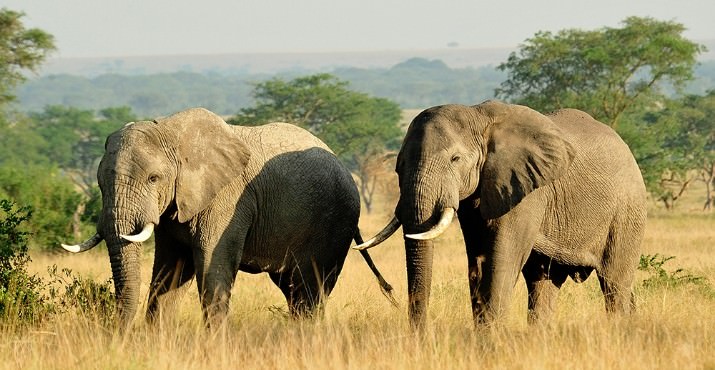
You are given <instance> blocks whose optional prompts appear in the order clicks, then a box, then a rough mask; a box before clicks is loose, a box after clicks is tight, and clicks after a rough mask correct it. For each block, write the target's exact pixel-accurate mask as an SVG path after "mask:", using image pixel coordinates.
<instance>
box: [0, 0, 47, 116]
mask: <svg viewBox="0 0 715 370" xmlns="http://www.w3.org/2000/svg"><path fill="white" fill-rule="evenodd" d="M24 15H25V14H24V13H21V12H15V11H12V10H8V9H6V8H2V9H0V109H2V108H3V107H4V106H5V105H7V103H9V102H12V101H14V100H15V95H13V93H12V92H13V89H14V88H15V87H16V86H17V85H18V84H19V83H21V82H23V81H25V76H24V75H23V71H35V70H36V69H37V68H38V67H39V66H40V64H42V62H43V61H44V60H45V58H46V57H47V55H48V54H49V53H50V52H51V51H53V50H55V45H54V38H53V37H52V35H50V34H48V33H46V32H44V31H42V30H40V29H37V28H30V29H26V28H25V27H24V25H23V24H22V21H21V18H22V17H23V16H24Z"/></svg>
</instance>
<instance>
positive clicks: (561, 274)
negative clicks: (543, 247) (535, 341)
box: [522, 252, 567, 324]
mask: <svg viewBox="0 0 715 370" xmlns="http://www.w3.org/2000/svg"><path fill="white" fill-rule="evenodd" d="M522 272H523V274H524V279H525V280H526V287H527V289H528V292H529V316H528V322H529V324H537V323H548V322H549V321H550V319H551V317H552V316H553V313H554V311H555V310H556V303H557V300H558V296H559V290H560V288H561V285H563V283H564V282H565V281H566V277H567V273H566V271H565V270H564V268H563V266H561V265H558V264H556V263H554V262H553V261H552V259H551V258H549V257H547V256H544V255H542V254H539V253H536V252H532V253H531V255H530V256H529V259H528V260H527V262H526V265H524V268H523V269H522Z"/></svg>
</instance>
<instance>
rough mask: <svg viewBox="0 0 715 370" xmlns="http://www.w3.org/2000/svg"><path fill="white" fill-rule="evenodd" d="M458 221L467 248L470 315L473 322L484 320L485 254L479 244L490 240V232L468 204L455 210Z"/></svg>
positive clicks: (477, 212) (484, 243) (478, 322)
mask: <svg viewBox="0 0 715 370" xmlns="http://www.w3.org/2000/svg"><path fill="white" fill-rule="evenodd" d="M457 215H458V217H459V223H460V225H461V227H462V235H463V237H464V244H465V246H466V249H467V265H468V273H467V278H468V280H469V296H470V299H471V303H472V317H473V319H474V324H475V325H479V324H483V323H484V322H485V313H486V307H487V306H486V296H485V292H484V291H483V289H484V287H483V286H482V284H483V282H482V279H483V278H484V268H485V263H486V259H487V257H486V254H485V251H484V250H483V248H480V246H483V245H487V244H488V243H489V242H490V240H491V233H490V231H489V230H488V229H487V225H486V221H485V220H483V219H482V218H481V215H479V210H478V209H470V208H469V205H468V204H465V205H463V206H460V208H459V211H458V212H457Z"/></svg>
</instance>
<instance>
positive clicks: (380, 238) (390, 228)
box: [353, 216, 400, 251]
mask: <svg viewBox="0 0 715 370" xmlns="http://www.w3.org/2000/svg"><path fill="white" fill-rule="evenodd" d="M399 228H400V221H399V220H398V219H397V217H394V216H393V217H392V220H390V223H389V224H387V226H385V228H384V229H382V231H380V232H379V233H377V235H375V236H374V237H372V239H370V240H368V241H366V242H364V243H362V244H360V245H356V246H354V247H353V249H356V250H359V251H362V250H365V249H368V248H372V247H374V246H376V245H378V244H380V243H382V242H384V241H385V240H387V238H389V237H390V235H392V234H394V233H395V231H397V229H399Z"/></svg>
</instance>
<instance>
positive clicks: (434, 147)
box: [354, 101, 646, 328]
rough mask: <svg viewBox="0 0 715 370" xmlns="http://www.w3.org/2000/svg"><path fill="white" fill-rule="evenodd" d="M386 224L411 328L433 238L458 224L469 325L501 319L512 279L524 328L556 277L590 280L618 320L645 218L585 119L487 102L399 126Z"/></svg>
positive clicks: (600, 132) (621, 158)
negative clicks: (396, 251)
mask: <svg viewBox="0 0 715 370" xmlns="http://www.w3.org/2000/svg"><path fill="white" fill-rule="evenodd" d="M396 171H397V174H398V176H399V187H400V199H399V202H398V204H397V207H396V210H395V217H394V218H393V219H392V221H391V222H390V223H389V224H388V225H387V226H386V227H385V228H384V230H382V231H381V232H380V233H378V234H377V235H376V236H375V237H374V238H372V239H370V240H368V241H366V242H365V243H363V244H361V245H357V246H355V247H354V248H356V249H359V250H365V249H367V248H372V247H374V246H376V245H378V244H379V243H381V242H382V241H384V240H386V239H387V238H388V237H389V236H390V235H392V234H393V233H394V232H395V231H397V230H398V229H399V228H400V227H403V229H404V232H405V235H404V238H405V248H406V256H407V277H408V278H407V280H408V294H409V314H410V319H411V323H412V326H413V327H414V328H421V327H423V326H424V324H425V322H426V313H427V306H428V301H429V296H430V285H431V279H432V256H433V244H432V239H434V238H436V237H438V236H439V235H440V234H441V233H442V232H444V231H445V229H446V228H447V226H449V224H450V223H451V221H452V218H453V217H454V214H455V213H456V214H457V217H458V219H459V223H460V226H461V229H462V234H463V236H464V241H465V245H466V250H467V258H468V267H469V275H468V277H469V286H470V292H471V301H472V313H473V317H474V320H475V323H482V322H490V321H492V320H494V319H496V318H498V317H499V316H501V315H502V314H503V312H504V310H505V307H506V305H507V304H508V303H509V300H510V297H511V293H512V290H513V287H514V284H516V281H517V278H518V275H519V273H522V274H523V276H524V278H525V280H526V284H527V288H528V294H529V299H528V309H529V315H528V317H529V321H530V322H532V323H533V322H536V321H539V320H544V319H548V318H549V317H550V315H551V313H552V312H553V310H554V307H555V302H556V298H557V295H558V291H559V289H560V287H561V285H562V284H563V283H564V282H565V280H566V278H567V277H569V276H570V277H571V278H572V279H573V280H575V281H577V282H580V281H582V280H584V279H586V278H587V277H588V276H589V275H590V274H591V272H592V271H593V270H595V271H596V273H597V275H598V278H599V280H600V282H601V288H602V291H603V295H604V297H605V306H606V310H607V311H609V312H629V311H631V310H632V308H633V306H634V301H633V297H632V287H631V285H632V282H633V279H634V274H635V270H636V267H637V264H638V258H639V255H640V244H641V240H642V238H643V231H644V225H645V220H646V190H645V185H644V183H643V179H642V177H641V173H640V170H639V168H638V165H637V164H636V162H635V159H634V158H633V155H632V154H631V152H630V150H629V149H628V146H627V145H626V144H625V143H624V142H623V141H622V140H621V138H620V137H619V136H618V135H617V134H616V133H615V132H614V131H613V130H612V129H610V128H609V127H608V126H606V125H604V124H602V123H600V122H598V121H596V120H594V119H593V118H592V117H590V116H589V115H588V114H586V113H584V112H581V111H578V110H574V109H565V110H560V111H557V112H554V113H551V114H549V115H543V114H541V113H538V112H536V111H534V110H532V109H530V108H527V107H524V106H519V105H510V104H504V103H501V102H498V101H487V102H484V103H482V104H479V105H476V106H462V105H444V106H437V107H433V108H429V109H427V110H425V111H423V112H421V113H420V114H419V115H418V116H417V117H416V118H415V119H414V120H413V121H412V123H411V124H410V126H409V129H408V130H407V134H406V136H405V138H404V141H403V143H402V148H401V149H400V153H399V155H398V158H397V168H396Z"/></svg>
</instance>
